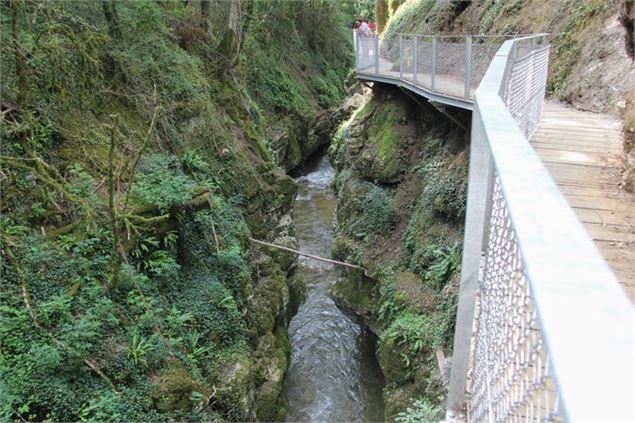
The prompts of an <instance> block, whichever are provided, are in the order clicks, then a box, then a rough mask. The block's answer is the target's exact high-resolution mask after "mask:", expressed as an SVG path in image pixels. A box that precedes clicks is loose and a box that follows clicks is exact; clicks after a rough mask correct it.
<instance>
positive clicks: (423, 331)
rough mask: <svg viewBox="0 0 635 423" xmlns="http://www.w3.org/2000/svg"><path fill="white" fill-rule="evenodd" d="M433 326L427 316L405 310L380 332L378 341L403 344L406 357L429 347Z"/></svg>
mask: <svg viewBox="0 0 635 423" xmlns="http://www.w3.org/2000/svg"><path fill="white" fill-rule="evenodd" d="M433 329H434V326H433V324H432V321H431V319H430V317H429V316H426V315H418V314H412V313H409V312H405V313H402V314H400V315H399V316H398V317H397V318H396V319H395V320H394V321H393V322H392V323H391V324H390V326H388V328H387V329H386V330H385V331H384V332H383V333H382V334H381V336H380V342H382V343H384V342H387V341H388V340H392V341H394V342H396V344H397V345H400V346H405V347H406V350H407V351H408V356H407V357H408V359H410V358H411V357H413V356H415V355H418V354H421V353H422V352H423V351H424V349H428V350H429V349H430V345H431V342H432V334H433Z"/></svg>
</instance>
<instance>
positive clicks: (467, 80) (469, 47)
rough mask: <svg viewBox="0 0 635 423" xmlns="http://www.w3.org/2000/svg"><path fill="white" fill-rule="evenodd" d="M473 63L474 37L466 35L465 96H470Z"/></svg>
mask: <svg viewBox="0 0 635 423" xmlns="http://www.w3.org/2000/svg"><path fill="white" fill-rule="evenodd" d="M471 63H472V37H471V36H467V37H465V98H470V78H471V75H470V73H471V72H470V68H471Z"/></svg>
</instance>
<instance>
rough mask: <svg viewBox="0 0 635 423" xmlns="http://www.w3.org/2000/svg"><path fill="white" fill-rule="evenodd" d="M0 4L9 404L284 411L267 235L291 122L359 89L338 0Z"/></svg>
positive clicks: (245, 413) (24, 414) (280, 198)
mask: <svg viewBox="0 0 635 423" xmlns="http://www.w3.org/2000/svg"><path fill="white" fill-rule="evenodd" d="M237 5H238V7H240V8H241V9H242V13H241V14H240V16H239V20H238V27H239V33H238V34H237V36H239V37H240V43H233V44H232V43H230V42H228V41H227V40H228V35H227V34H228V33H229V30H227V23H226V21H227V20H228V16H229V15H231V11H228V8H229V7H230V6H232V7H236V6H237ZM0 12H1V24H2V27H1V31H2V32H1V34H0V35H1V38H2V40H3V42H2V44H1V46H0V48H1V61H2V69H3V71H2V79H3V81H2V86H1V90H2V91H1V95H2V127H1V133H0V136H1V137H2V152H1V156H0V160H1V163H2V173H1V174H0V180H1V182H2V200H3V201H2V205H1V211H2V218H1V219H0V232H1V238H0V244H1V245H0V248H1V253H2V256H1V258H0V269H1V271H2V286H1V288H0V310H1V315H0V345H1V349H0V419H2V420H5V419H6V420H35V421H42V420H50V421H75V420H94V421H104V420H108V421H159V420H175V419H176V420H188V421H198V420H210V419H211V420H244V419H253V418H256V416H255V414H254V413H255V410H256V408H257V409H258V410H260V411H259V412H258V413H259V414H258V416H257V418H259V419H261V420H272V419H275V418H282V417H283V416H284V411H283V409H281V408H280V406H279V405H280V404H279V386H280V383H281V381H276V383H277V385H276V384H273V382H271V381H269V385H268V386H272V385H273V386H275V387H276V389H277V390H275V389H274V390H273V391H263V390H262V389H260V388H261V386H264V382H265V381H267V374H268V373H267V367H266V366H267V365H268V364H267V363H268V361H267V356H268V355H272V354H274V355H276V354H277V355H280V354H281V355H282V357H284V356H285V354H288V345H287V344H288V343H285V339H286V338H285V336H286V331H285V329H284V321H283V320H284V316H283V315H284V310H283V309H284V305H283V304H282V303H283V298H285V295H286V297H287V298H288V293H287V288H286V283H285V273H284V271H285V270H286V269H280V266H279V265H278V263H276V262H274V261H272V260H271V258H268V257H267V256H266V255H265V254H263V253H262V252H259V251H258V250H254V249H252V248H251V247H250V246H249V240H248V239H249V237H250V236H257V237H270V236H274V235H275V228H276V226H277V219H278V218H279V217H280V215H281V214H283V213H285V212H288V210H289V208H290V205H291V201H292V198H293V194H294V192H295V191H294V190H295V187H294V184H293V182H292V181H291V179H290V178H289V177H287V176H285V175H284V174H282V173H281V171H280V170H279V169H278V168H277V166H276V164H275V163H274V161H273V158H272V155H271V153H270V150H269V138H268V134H269V129H270V128H269V126H270V125H272V124H273V122H275V121H277V120H279V117H280V116H287V115H288V114H290V113H291V114H295V115H302V114H306V113H308V114H309V115H311V114H313V115H314V114H316V113H317V112H318V111H319V110H322V109H323V108H325V107H329V106H332V105H334V104H336V103H337V102H338V101H339V99H340V98H341V96H342V95H343V93H344V89H343V85H342V80H343V77H344V76H345V74H346V72H347V68H348V66H349V64H350V59H349V57H348V56H346V55H345V54H344V53H343V51H346V49H343V48H342V47H341V46H342V44H344V43H347V42H350V40H348V38H349V37H348V33H347V32H346V31H345V30H344V27H343V25H342V24H343V22H344V21H343V17H342V16H341V15H340V12H339V11H338V9H337V7H336V5H335V4H334V3H329V2H322V1H315V2H309V3H306V4H303V5H300V4H299V3H287V2H268V1H241V2H237V0H236V1H232V2H219V1H205V0H203V1H185V2H182V1H179V2H176V1H175V2H158V1H149V0H148V1H130V2H119V1H112V0H104V1H100V2H97V1H95V2H77V1H56V2H32V1H26V0H24V1H19V0H18V1H3V2H2V3H0ZM307 28H308V29H309V30H307ZM234 36H236V34H234ZM345 37H346V38H345ZM232 47H233V48H234V49H235V50H236V51H238V54H239V60H237V61H234V59H233V57H232V55H231V54H230V53H232V52H231V51H230V49H231V48H232ZM309 51H310V52H312V53H309ZM309 74H313V75H314V76H312V77H311V78H309V77H308V75H309ZM281 316H282V317H281ZM270 338H271V339H275V340H276V341H275V342H263V341H262V340H263V339H270ZM256 357H257V360H256ZM269 361H272V360H269ZM275 361H276V363H278V362H279V363H284V360H283V359H276V360H275ZM280 365H283V364H280ZM284 370H285V369H282V371H283V372H284ZM268 389H269V388H268ZM254 391H255V397H256V399H255V400H254ZM254 401H255V402H257V404H258V407H256V405H255V404H254ZM281 410H282V411H281ZM261 413H262V414H261Z"/></svg>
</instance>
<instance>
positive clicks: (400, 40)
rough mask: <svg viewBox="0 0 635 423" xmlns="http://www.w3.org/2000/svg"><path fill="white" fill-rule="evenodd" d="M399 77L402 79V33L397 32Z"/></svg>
mask: <svg viewBox="0 0 635 423" xmlns="http://www.w3.org/2000/svg"><path fill="white" fill-rule="evenodd" d="M399 79H403V34H399Z"/></svg>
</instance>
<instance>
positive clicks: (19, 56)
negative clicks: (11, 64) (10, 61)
mask: <svg viewBox="0 0 635 423" xmlns="http://www.w3.org/2000/svg"><path fill="white" fill-rule="evenodd" d="M11 38H12V39H13V49H14V53H15V67H16V72H17V74H18V98H17V99H16V101H17V103H18V104H17V106H18V107H19V108H23V107H24V105H25V104H26V103H27V101H28V97H29V86H28V81H27V79H26V59H25V57H24V53H23V52H22V45H21V44H20V38H19V37H18V2H17V0H11Z"/></svg>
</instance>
